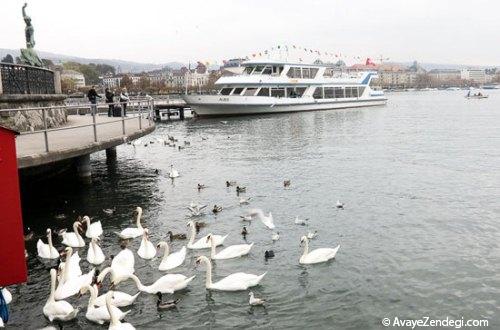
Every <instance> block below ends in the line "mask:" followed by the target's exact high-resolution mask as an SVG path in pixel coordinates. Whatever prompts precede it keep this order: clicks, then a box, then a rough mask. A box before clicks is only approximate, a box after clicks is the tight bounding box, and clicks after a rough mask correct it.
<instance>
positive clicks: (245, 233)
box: [241, 226, 248, 237]
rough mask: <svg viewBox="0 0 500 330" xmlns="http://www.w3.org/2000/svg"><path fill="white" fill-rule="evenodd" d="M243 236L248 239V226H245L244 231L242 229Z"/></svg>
mask: <svg viewBox="0 0 500 330" xmlns="http://www.w3.org/2000/svg"><path fill="white" fill-rule="evenodd" d="M241 235H243V237H246V236H247V235H248V230H247V227H246V226H243V229H241Z"/></svg>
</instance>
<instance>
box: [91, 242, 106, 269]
mask: <svg viewBox="0 0 500 330" xmlns="http://www.w3.org/2000/svg"><path fill="white" fill-rule="evenodd" d="M105 259H106V257H105V256H104V253H103V252H102V249H101V247H100V246H99V245H98V244H97V239H96V238H92V240H91V241H90V244H89V249H88V251H87V261H88V262H89V263H91V264H92V265H100V264H102V263H103V262H104V260H105Z"/></svg>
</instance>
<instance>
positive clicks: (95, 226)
mask: <svg viewBox="0 0 500 330" xmlns="http://www.w3.org/2000/svg"><path fill="white" fill-rule="evenodd" d="M83 222H85V223H86V224H87V230H86V231H85V236H87V238H99V236H101V235H102V225H101V222H100V221H96V222H94V223H90V218H89V217H88V216H84V217H83Z"/></svg>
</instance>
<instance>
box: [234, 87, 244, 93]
mask: <svg viewBox="0 0 500 330" xmlns="http://www.w3.org/2000/svg"><path fill="white" fill-rule="evenodd" d="M241 92H243V87H237V88H235V89H234V91H233V95H240V94H241Z"/></svg>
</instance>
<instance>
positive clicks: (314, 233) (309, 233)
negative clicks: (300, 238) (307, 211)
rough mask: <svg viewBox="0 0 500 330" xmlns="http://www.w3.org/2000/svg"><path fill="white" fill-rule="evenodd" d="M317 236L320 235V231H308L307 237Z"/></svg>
mask: <svg viewBox="0 0 500 330" xmlns="http://www.w3.org/2000/svg"><path fill="white" fill-rule="evenodd" d="M316 236H318V231H317V230H315V231H314V232H312V231H310V232H308V233H307V238H308V239H313V238H316Z"/></svg>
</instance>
